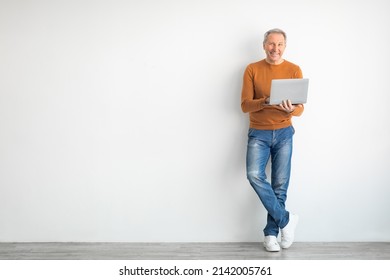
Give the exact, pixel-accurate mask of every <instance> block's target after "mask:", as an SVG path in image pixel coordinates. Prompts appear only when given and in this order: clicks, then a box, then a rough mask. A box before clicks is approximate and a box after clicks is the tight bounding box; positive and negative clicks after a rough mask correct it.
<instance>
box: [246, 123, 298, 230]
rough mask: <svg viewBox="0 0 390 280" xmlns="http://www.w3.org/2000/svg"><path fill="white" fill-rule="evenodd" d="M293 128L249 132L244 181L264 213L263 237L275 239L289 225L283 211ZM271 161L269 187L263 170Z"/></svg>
mask: <svg viewBox="0 0 390 280" xmlns="http://www.w3.org/2000/svg"><path fill="white" fill-rule="evenodd" d="M294 132H295V131H294V128H293V127H292V126H289V127H287V128H282V129H277V130H257V129H253V128H250V129H249V133H248V149H247V157H246V167H247V178H248V180H249V182H250V184H251V186H252V187H253V189H254V190H255V191H256V193H257V195H258V196H259V198H260V200H261V202H262V203H263V205H264V207H265V209H266V210H267V212H268V214H267V225H266V226H265V228H264V230H263V232H264V235H265V236H267V235H273V236H278V234H279V229H280V228H284V227H285V226H286V225H287V224H288V221H289V212H288V211H287V210H286V208H285V203H286V199H287V189H288V185H289V182H290V171H291V156H292V144H293V135H294ZM270 158H271V183H269V182H268V181H267V175H266V166H267V163H268V160H269V159H270Z"/></svg>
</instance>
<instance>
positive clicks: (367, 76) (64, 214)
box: [0, 0, 390, 242]
mask: <svg viewBox="0 0 390 280" xmlns="http://www.w3.org/2000/svg"><path fill="white" fill-rule="evenodd" d="M389 6H390V5H389V3H388V1H386V0H371V1H355V0H337V1H336V0H328V1H311V0H297V1H287V0H281V1H277V2H272V1H271V2H270V1H255V0H236V1H233V0H230V1H227V0H212V1H210V0H197V1H180V0H166V1H157V0H142V1H141V0H130V1H125V0H123V1H120V0H114V1H103V0H102V1H92V0H77V1H76V0H74V1H73V0H72V1H69V0H66V1H65V0H63V1H60V0H56V1H49V0H47V1H45V0H37V1H28V0H25V1H22V0H12V1H11V0H0V61H1V63H0V241H128V242H144V241H145V242H154V241H167V242H174V241H180V242H187V241H188V242H190V241H200V242H203V241H213V242H217V241H260V240H262V228H263V226H264V222H265V216H266V212H265V210H264V209H263V207H262V205H261V204H260V201H259V200H258V198H257V196H256V195H255V192H254V191H253V190H252V189H251V187H250V185H249V183H248V182H247V180H246V174H245V152H246V141H247V135H246V133H247V129H248V116H247V115H246V114H244V113H242V112H241V108H240V94H241V82H242V75H243V72H244V69H245V67H246V66H247V64H249V63H251V62H254V61H257V60H260V59H263V58H264V53H263V50H262V46H261V43H262V36H263V34H264V32H265V31H267V30H268V29H271V28H274V27H279V28H282V29H284V30H285V31H286V32H287V35H288V42H287V49H286V52H285V58H286V59H288V60H290V61H292V62H294V63H296V64H298V65H300V66H301V68H302V70H303V74H304V76H305V77H308V78H310V86H309V103H308V104H307V105H306V109H305V112H304V114H303V115H302V116H301V117H299V118H295V119H294V125H295V129H296V135H295V140H294V141H295V144H294V156H293V170H292V177H291V185H290V190H289V196H288V200H287V207H288V209H290V210H291V211H292V212H296V213H298V214H299V215H300V217H301V220H300V224H299V226H298V228H297V233H296V238H297V240H298V241H390V217H389V213H390V203H389V202H388V200H389V197H390V189H389V186H390V176H389V166H390V158H389V156H390V145H389V140H390V129H389V121H388V119H389V103H390V98H389V71H388V65H389V62H390V55H389V52H388V50H389V49H390V33H389V32H388V27H389V26H390V19H389V17H388V11H389V8H390V7H389Z"/></svg>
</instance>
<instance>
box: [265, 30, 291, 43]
mask: <svg viewBox="0 0 390 280" xmlns="http://www.w3.org/2000/svg"><path fill="white" fill-rule="evenodd" d="M272 33H277V34H282V35H283V37H284V41H285V42H287V35H286V32H284V31H283V30H282V29H279V28H274V29H271V30H268V31H267V32H265V33H264V41H263V44H265V42H267V39H268V36H269V35H270V34H272Z"/></svg>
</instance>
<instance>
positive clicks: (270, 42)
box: [263, 33, 286, 64]
mask: <svg viewBox="0 0 390 280" xmlns="http://www.w3.org/2000/svg"><path fill="white" fill-rule="evenodd" d="M263 48H264V51H265V54H266V55H267V58H266V60H267V62H268V63H271V64H279V63H282V62H283V59H282V56H283V52H284V50H285V48H286V41H285V40H284V36H283V34H279V33H271V34H269V35H268V38H267V41H266V42H265V43H264V44H263Z"/></svg>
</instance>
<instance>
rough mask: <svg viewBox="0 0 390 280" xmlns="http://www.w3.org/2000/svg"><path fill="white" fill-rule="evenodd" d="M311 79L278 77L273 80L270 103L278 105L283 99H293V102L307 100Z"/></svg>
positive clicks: (304, 101) (299, 102) (300, 102)
mask: <svg viewBox="0 0 390 280" xmlns="http://www.w3.org/2000/svg"><path fill="white" fill-rule="evenodd" d="M308 89H309V79H276V80H272V81H271V94H270V98H269V104H270V105H277V104H280V103H282V101H283V100H287V99H289V100H291V103H292V104H303V103H306V102H307V92H308Z"/></svg>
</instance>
